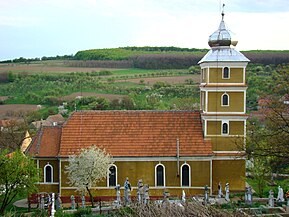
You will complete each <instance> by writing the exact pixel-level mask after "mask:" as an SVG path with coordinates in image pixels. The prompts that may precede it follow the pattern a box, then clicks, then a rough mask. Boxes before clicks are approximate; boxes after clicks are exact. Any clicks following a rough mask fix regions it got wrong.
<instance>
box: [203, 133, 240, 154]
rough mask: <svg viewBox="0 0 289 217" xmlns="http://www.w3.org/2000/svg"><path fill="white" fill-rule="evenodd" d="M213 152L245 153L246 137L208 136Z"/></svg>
mask: <svg viewBox="0 0 289 217" xmlns="http://www.w3.org/2000/svg"><path fill="white" fill-rule="evenodd" d="M207 138H209V139H211V143H212V148H213V151H243V150H244V137H224V136H222V137H220V136H208V137H207Z"/></svg>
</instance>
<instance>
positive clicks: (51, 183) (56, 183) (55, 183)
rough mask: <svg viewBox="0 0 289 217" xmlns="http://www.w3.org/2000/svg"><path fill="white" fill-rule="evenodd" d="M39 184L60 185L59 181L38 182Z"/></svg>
mask: <svg viewBox="0 0 289 217" xmlns="http://www.w3.org/2000/svg"><path fill="white" fill-rule="evenodd" d="M36 184H38V185H58V184H59V182H36Z"/></svg>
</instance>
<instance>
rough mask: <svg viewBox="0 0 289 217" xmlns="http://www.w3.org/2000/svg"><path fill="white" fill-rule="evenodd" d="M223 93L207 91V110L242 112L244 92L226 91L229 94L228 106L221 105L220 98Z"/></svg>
mask: <svg viewBox="0 0 289 217" xmlns="http://www.w3.org/2000/svg"><path fill="white" fill-rule="evenodd" d="M224 93H225V92H209V93H208V112H216V111H217V112H228V113H230V112H244V92H229V91H228V92H226V93H227V94H228V95H229V106H222V105H221V98H222V95H223V94H224Z"/></svg>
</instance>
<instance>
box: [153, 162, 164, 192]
mask: <svg viewBox="0 0 289 217" xmlns="http://www.w3.org/2000/svg"><path fill="white" fill-rule="evenodd" d="M158 166H162V167H163V178H164V186H157V167H158ZM155 186H156V187H164V188H165V187H166V167H165V166H164V165H163V164H162V163H158V164H157V165H156V166H155Z"/></svg>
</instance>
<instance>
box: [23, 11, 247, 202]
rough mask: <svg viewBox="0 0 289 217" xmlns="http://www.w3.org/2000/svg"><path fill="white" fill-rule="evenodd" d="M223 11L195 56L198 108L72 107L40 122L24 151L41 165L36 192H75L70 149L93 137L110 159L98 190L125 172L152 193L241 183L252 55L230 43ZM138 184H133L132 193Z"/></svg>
mask: <svg viewBox="0 0 289 217" xmlns="http://www.w3.org/2000/svg"><path fill="white" fill-rule="evenodd" d="M236 44H237V41H235V40H234V39H233V37H232V33H231V32H230V31H229V30H228V29H227V28H226V26H225V23H224V14H223V13H222V20H221V23H220V25H219V28H218V29H217V30H216V31H215V32H214V33H213V34H212V35H211V36H210V37H209V45H210V47H211V50H210V51H209V52H208V53H207V54H206V55H205V56H204V57H203V58H202V59H201V60H200V62H199V64H200V67H201V84H200V111H77V112H74V113H73V114H72V115H71V116H70V117H69V118H68V120H67V121H66V122H65V123H64V124H63V125H62V126H46V127H42V128H41V129H40V130H39V131H38V133H37V135H36V136H35V138H34V139H33V141H32V142H31V144H30V146H29V147H28V149H27V151H26V153H27V154H28V155H31V156H32V157H33V158H34V159H35V161H36V163H37V167H38V168H39V169H40V170H41V171H42V177H41V181H40V182H39V183H38V186H39V192H55V193H60V194H61V195H63V196H65V195H66V196H70V195H72V194H74V195H75V194H77V193H76V192H75V190H76V189H75V187H74V186H70V185H69V184H68V179H67V174H66V173H65V166H66V165H68V157H69V155H75V154H76V155H77V154H79V153H80V150H81V149H82V148H88V147H90V146H91V145H96V146H97V147H99V148H102V149H105V150H106V152H108V153H109V154H110V155H111V156H112V157H113V160H114V164H113V165H111V167H110V168H108V170H110V172H111V173H110V174H109V173H108V175H107V178H106V179H105V180H103V181H102V182H100V183H99V184H98V185H97V186H95V187H94V188H93V191H94V195H95V196H111V197H113V196H114V195H115V186H116V185H117V184H120V185H121V186H122V187H123V183H124V181H125V179H126V177H129V180H130V183H131V185H132V187H133V188H136V187H137V182H138V180H139V179H142V181H143V183H144V184H148V185H149V188H150V196H162V195H163V191H164V189H167V190H168V191H169V192H170V195H174V196H180V195H181V194H182V190H184V191H185V193H186V195H187V196H192V195H196V194H203V192H204V188H205V186H207V187H208V189H209V190H210V194H215V193H217V191H218V184H219V183H220V182H221V183H222V185H223V186H225V183H229V184H230V190H231V191H243V190H244V189H245V181H244V177H245V158H244V152H243V151H242V150H244V146H245V138H246V133H245V132H246V119H247V116H246V89H247V86H246V83H245V72H246V66H247V64H248V62H249V60H248V59H247V58H246V57H245V56H244V55H243V54H241V53H240V52H238V51H237V50H235V49H234V46H236ZM135 194H136V191H133V192H132V195H133V196H135Z"/></svg>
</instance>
